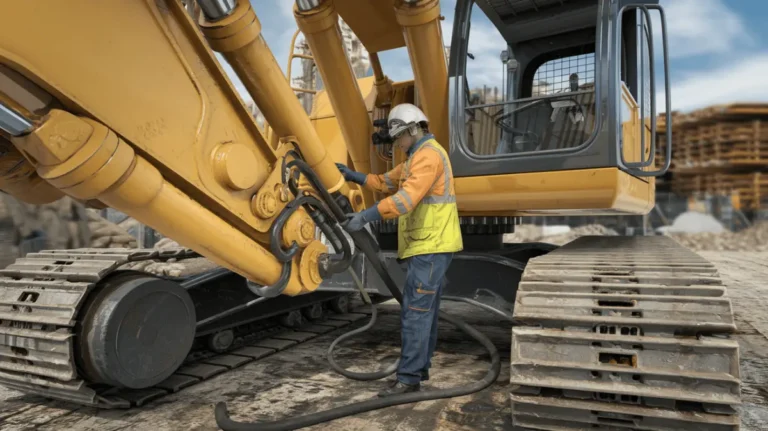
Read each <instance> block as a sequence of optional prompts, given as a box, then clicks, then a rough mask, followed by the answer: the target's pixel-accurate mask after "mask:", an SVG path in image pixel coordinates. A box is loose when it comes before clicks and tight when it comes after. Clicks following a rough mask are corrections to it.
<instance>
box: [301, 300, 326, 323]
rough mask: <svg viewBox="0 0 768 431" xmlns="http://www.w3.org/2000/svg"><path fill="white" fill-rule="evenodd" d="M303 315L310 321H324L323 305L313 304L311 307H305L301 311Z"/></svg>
mask: <svg viewBox="0 0 768 431" xmlns="http://www.w3.org/2000/svg"><path fill="white" fill-rule="evenodd" d="M301 314H302V315H304V317H305V318H306V319H307V320H309V321H312V320H318V319H322V318H323V304H320V303H317V304H312V305H310V306H309V307H304V308H302V309H301Z"/></svg>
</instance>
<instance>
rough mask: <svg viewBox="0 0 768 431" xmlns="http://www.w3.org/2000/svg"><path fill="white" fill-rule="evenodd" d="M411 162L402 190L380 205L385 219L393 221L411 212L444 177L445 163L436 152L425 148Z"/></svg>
mask: <svg viewBox="0 0 768 431" xmlns="http://www.w3.org/2000/svg"><path fill="white" fill-rule="evenodd" d="M412 157H413V159H412V160H411V167H410V172H409V173H408V177H407V178H405V182H404V183H403V186H402V187H401V188H400V190H399V191H398V192H397V193H395V194H394V195H392V196H389V197H387V198H385V199H382V200H381V201H379V203H378V210H379V213H380V214H381V217H382V218H384V219H392V218H396V217H399V216H401V215H404V214H407V213H409V212H411V211H412V210H413V209H414V208H415V207H416V205H418V204H419V202H421V200H422V199H423V198H424V196H425V195H426V194H427V193H428V192H429V190H430V189H431V188H432V186H433V185H434V184H435V182H436V180H437V179H438V178H439V177H440V176H442V172H443V162H442V159H441V158H440V155H439V154H438V153H437V151H436V150H434V149H432V148H430V147H425V148H423V149H420V150H419V151H417V152H416V153H415V154H414V155H413V156H412Z"/></svg>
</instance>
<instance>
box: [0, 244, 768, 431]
mask: <svg viewBox="0 0 768 431" xmlns="http://www.w3.org/2000/svg"><path fill="white" fill-rule="evenodd" d="M702 255H703V256H704V257H706V258H707V259H710V260H711V261H712V262H713V263H715V264H716V265H718V267H719V268H720V271H721V273H722V276H723V279H724V281H725V283H726V284H727V285H728V289H729V295H730V297H731V298H732V301H733V307H734V312H735V314H736V318H737V322H738V329H739V330H738V333H737V334H736V336H735V338H736V339H737V340H738V341H739V343H740V344H741V378H742V380H743V389H742V391H743V400H744V404H743V406H742V407H741V411H742V423H743V426H742V430H744V431H758V430H765V429H768V391H766V389H765V388H766V384H767V383H768V315H766V314H765V310H766V308H768V285H766V284H765V281H764V280H765V279H766V276H768V253H739V252H703V253H702ZM445 307H446V308H447V310H448V311H450V312H452V313H456V314H458V315H460V316H462V317H463V318H465V319H466V320H467V321H468V322H469V323H471V324H473V325H476V327H477V328H478V329H479V330H481V331H482V332H484V333H485V334H487V335H488V336H490V337H491V339H492V340H493V342H494V343H495V345H496V346H497V348H498V349H499V351H500V353H501V356H502V358H501V359H502V364H503V365H502V372H501V376H500V377H499V379H498V381H497V382H496V383H495V384H494V385H493V386H491V387H490V388H488V389H486V390H485V391H482V392H480V393H478V394H474V395H470V396H465V397H459V398H453V399H447V400H435V401H428V402H421V403H417V404H411V405H404V406H398V407H391V408H387V409H382V410H378V411H374V412H369V413H364V414H360V415H356V416H353V417H348V418H343V419H339V420H336V421H333V422H329V423H326V424H322V425H318V426H315V427H312V428H309V429H312V430H316V431H317V430H322V431H345V430H350V431H351V430H361V431H377V430H397V431H409V430H445V431H459V430H461V431H464V430H479V431H485V430H508V429H510V428H511V422H510V411H509V402H508V396H507V392H508V383H507V382H508V380H509V367H508V365H504V364H508V363H509V350H510V324H509V323H507V322H506V321H501V320H499V319H497V318H495V317H494V316H492V315H489V314H487V313H483V312H478V311H477V310H476V309H475V308H472V307H469V306H466V305H462V304H455V303H448V302H446V303H445ZM382 308H383V309H384V314H383V315H382V316H381V324H380V325H378V326H377V328H376V329H375V330H373V331H370V332H368V333H366V334H365V335H362V336H359V337H357V338H356V339H354V340H352V341H349V342H346V343H344V345H343V348H341V349H340V350H339V353H338V354H337V358H338V359H339V361H340V363H341V364H342V365H344V366H352V367H353V369H355V370H360V369H363V368H364V369H368V370H371V369H377V368H379V367H381V366H382V364H385V363H389V362H390V361H392V360H393V359H395V358H396V355H397V352H398V348H399V344H400V341H399V333H398V328H399V323H398V316H397V304H394V303H391V302H390V303H386V304H384V305H383V306H382ZM345 330H348V329H344V330H340V331H336V332H332V333H329V334H326V335H324V336H320V337H317V338H315V339H314V340H312V341H309V342H307V343H304V344H302V345H299V346H296V347H293V348H289V349H287V350H285V351H283V352H280V353H277V354H275V355H272V356H269V357H267V358H264V359H262V360H260V361H256V362H254V363H251V364H248V365H246V366H244V367H242V368H239V369H237V370H234V371H232V372H230V373H228V374H225V375H222V376H218V377H216V378H214V379H212V380H210V381H208V382H205V383H202V384H199V385H196V386H193V387H191V388H188V389H185V390H183V391H181V392H179V393H177V394H174V395H170V396H167V397H165V398H162V399H160V400H157V401H155V402H152V403H150V404H149V405H147V406H145V407H142V408H139V409H135V410H131V411H98V410H95V409H90V408H79V407H77V406H72V405H69V404H67V403H63V402H52V401H46V400H43V399H41V398H38V397H33V396H27V395H22V394H19V393H16V392H11V391H7V390H4V389H2V388H0V430H2V431H4V430H22V429H41V430H62V429H68V430H104V431H117V430H124V429H132V430H133V429H135V430H151V429H154V430H177V429H184V430H190V431H191V430H215V429H217V428H216V423H215V421H214V419H213V405H214V404H215V403H216V402H218V401H226V402H227V403H228V404H229V406H230V412H231V413H232V414H233V417H234V418H235V419H238V420H261V421H266V420H276V419H280V418H285V417H289V416H295V415H300V414H305V413H310V412H314V411H321V410H325V409H328V408H331V407H335V406H340V405H344V404H347V403H349V402H352V401H359V400H364V399H368V398H370V397H373V396H375V393H376V392H377V391H378V390H380V389H381V388H382V387H384V386H385V384H386V383H385V382H383V381H379V382H356V381H352V380H347V379H345V378H343V377H341V376H338V375H337V374H335V373H334V372H333V371H332V370H330V369H329V367H328V365H327V363H326V360H325V350H326V349H327V347H328V345H329V344H330V343H331V341H332V340H333V338H335V337H336V336H338V335H339V334H340V333H341V332H343V331H345ZM437 350H438V351H437V352H436V354H435V358H434V361H433V363H434V368H433V373H432V380H431V381H429V382H427V383H428V384H427V386H428V387H451V386H456V385H460V384H463V383H467V382H470V381H473V380H475V379H478V378H480V377H482V375H483V374H484V370H485V367H486V366H487V364H488V363H487V360H488V358H487V355H486V354H485V352H484V351H483V349H482V348H481V347H480V346H478V345H477V344H476V343H474V342H473V341H471V340H470V339H468V338H467V337H466V336H465V335H463V334H461V333H460V332H458V331H456V330H455V329H453V328H452V327H450V326H447V325H443V326H441V331H440V341H439V343H438V346H437ZM358 366H359V367H361V368H357V367H358Z"/></svg>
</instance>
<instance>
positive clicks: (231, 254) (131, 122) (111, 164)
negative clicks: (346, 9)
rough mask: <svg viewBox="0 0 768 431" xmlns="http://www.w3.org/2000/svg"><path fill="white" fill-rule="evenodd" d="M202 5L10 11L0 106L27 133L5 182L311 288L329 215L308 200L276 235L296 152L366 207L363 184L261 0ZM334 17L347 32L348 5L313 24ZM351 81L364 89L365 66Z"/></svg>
mask: <svg viewBox="0 0 768 431" xmlns="http://www.w3.org/2000/svg"><path fill="white" fill-rule="evenodd" d="M217 4H221V5H223V8H221V7H220V8H218V9H217V8H215V7H214V6H215V5H217ZM200 5H201V6H202V10H201V8H197V7H188V6H187V5H185V4H183V3H182V2H180V1H161V2H156V1H146V2H145V1H136V2H100V3H98V4H95V3H92V2H65V3H47V2H46V3H45V5H43V4H42V3H40V2H35V1H32V2H21V3H14V5H13V6H12V7H4V8H3V9H4V16H5V17H6V19H7V21H8V25H4V26H3V28H2V30H0V33H2V34H0V39H2V40H3V42H2V43H0V77H2V80H0V101H1V102H2V112H1V113H0V116H2V123H1V124H3V135H4V139H3V140H4V141H9V142H10V143H11V144H12V145H8V143H7V142H6V145H5V147H6V148H7V151H6V153H5V155H4V156H3V158H1V159H0V161H3V162H4V163H6V164H12V163H15V165H14V166H13V169H8V170H6V171H5V172H4V176H3V190H4V191H5V192H7V193H10V194H13V195H14V196H17V197H19V198H21V199H27V200H34V201H41V200H42V201H50V200H54V199H56V198H58V197H59V196H61V194H62V193H63V194H67V195H69V196H72V197H74V198H76V199H78V200H80V201H83V202H90V203H95V204H101V205H104V206H109V207H111V208H114V209H117V210H120V211H122V212H124V213H126V214H128V215H130V216H132V217H134V218H136V219H137V220H139V221H140V222H142V223H145V224H147V225H148V226H151V227H153V228H155V229H156V230H158V231H159V232H161V233H162V234H164V235H166V236H168V237H170V238H173V239H175V240H177V241H178V242H179V243H180V244H182V245H183V246H185V247H189V248H191V249H193V250H195V251H197V252H199V253H200V254H201V255H203V256H205V257H207V258H209V259H211V260H212V261H214V262H216V263H217V264H220V265H221V266H224V267H226V268H229V269H231V270H232V271H235V272H237V273H238V274H240V275H242V276H244V277H246V278H247V279H249V280H251V281H253V282H254V283H257V284H260V285H275V284H278V283H279V284H282V285H283V286H282V289H281V292H282V293H284V294H287V295H297V294H301V293H307V292H311V291H313V290H315V289H316V287H317V286H318V284H319V283H320V281H321V280H322V277H321V274H320V266H321V264H320V263H321V262H323V261H325V259H323V258H322V256H323V255H326V254H327V253H328V249H327V247H326V246H325V245H323V244H322V243H321V242H319V241H318V240H317V239H316V238H315V232H316V225H315V222H314V221H313V220H312V218H310V216H309V215H308V214H307V212H306V211H305V210H304V209H302V208H298V209H294V211H292V212H291V214H290V217H288V218H287V220H283V221H282V223H281V225H280V227H281V228H282V229H281V231H280V232H274V230H275V226H276V224H275V221H276V219H277V218H278V216H279V215H280V214H281V213H283V210H284V209H285V207H286V205H287V204H288V203H289V202H291V201H293V200H294V199H295V198H296V196H295V195H294V194H293V192H292V191H291V190H290V189H289V187H288V185H287V184H285V183H284V182H283V181H284V179H285V178H284V175H283V174H284V173H285V172H284V171H283V169H284V168H285V164H286V161H289V160H291V159H292V157H291V156H287V155H286V153H287V152H289V151H291V150H293V151H294V153H293V154H300V155H301V158H302V159H303V161H304V162H306V164H307V165H308V166H309V167H310V168H311V169H312V171H313V172H315V173H316V174H317V176H318V178H319V180H320V181H321V183H322V187H324V188H325V189H326V190H328V192H330V193H332V194H333V195H334V196H336V197H338V198H339V199H341V201H343V202H345V203H346V205H347V208H346V209H347V210H348V211H352V210H359V209H362V205H363V199H362V193H361V191H360V190H359V189H357V188H355V189H353V188H350V186H348V185H347V184H346V183H345V182H344V179H343V177H342V176H341V175H340V173H339V172H338V170H337V169H336V167H335V165H334V162H346V160H332V159H331V158H330V157H329V155H328V152H327V151H326V148H325V146H324V144H323V142H321V140H320V138H319V136H318V133H317V132H316V130H315V129H314V128H313V126H312V124H311V122H310V119H309V117H308V116H307V115H306V114H305V112H304V110H303V109H302V106H301V105H300V103H299V101H298V100H297V98H296V97H295V95H294V93H293V91H292V90H291V87H290V85H289V83H288V80H287V79H286V77H285V76H284V75H283V73H282V71H281V69H280V67H279V65H278V64H277V61H275V58H274V56H273V54H272V52H271V51H270V50H269V48H268V47H267V45H266V43H265V42H264V39H263V37H262V36H261V33H260V31H261V27H260V23H259V20H258V18H257V17H256V15H255V13H254V11H253V9H252V8H251V5H250V3H249V2H247V1H240V2H212V1H202V2H200ZM189 9H191V10H192V13H189ZM313 18H314V20H313ZM322 19H325V21H324V22H325V23H327V22H330V23H331V24H333V26H334V27H333V29H335V23H336V21H335V20H334V17H320V20H318V19H316V18H315V17H314V16H312V17H309V18H307V19H306V20H304V21H301V22H302V23H304V26H305V27H306V28H307V30H308V31H315V32H323V31H324V30H327V29H330V28H331V27H330V26H328V25H326V27H327V28H326V29H323V28H317V29H315V28H313V27H312V26H313V25H314V26H315V27H318V26H322V25H324V22H323V21H322ZM305 21H306V22H305ZM21 34H24V35H25V36H24V37H18V35H21ZM323 37H325V40H323V41H322V42H321V43H325V44H327V45H328V46H333V44H334V43H335V44H336V46H335V51H332V52H335V53H336V54H339V55H340V57H338V58H337V60H338V59H339V58H341V59H343V60H344V61H346V59H345V58H344V57H343V56H344V52H343V50H342V45H341V40H340V38H339V35H338V33H337V32H335V31H324V32H323ZM214 52H219V53H221V54H222V55H223V56H224V57H225V58H226V59H227V61H228V62H229V63H230V64H231V65H232V67H233V69H234V70H235V72H236V73H237V75H238V76H239V77H240V79H241V80H242V81H243V83H244V84H245V86H246V88H247V89H248V92H249V93H250V94H251V96H252V97H253V99H254V100H255V102H256V104H257V105H258V106H259V108H260V109H261V111H262V112H263V113H264V115H265V117H266V120H267V122H268V124H269V127H270V128H271V129H272V130H273V131H274V132H275V133H276V135H277V136H278V137H279V142H278V145H277V146H276V147H272V146H270V145H269V143H268V142H267V140H266V139H265V137H264V134H263V133H262V131H261V130H260V129H259V127H258V126H257V125H256V123H255V121H254V119H253V117H252V116H251V115H250V113H249V112H248V111H247V110H246V107H245V106H244V104H243V102H242V101H241V100H240V98H239V97H238V95H237V93H236V90H235V88H234V86H233V84H232V82H231V81H230V80H229V79H228V77H227V76H226V74H225V73H224V70H223V69H222V66H221V65H220V64H219V62H218V61H217V59H216V56H215V55H214ZM329 64H330V63H329ZM341 69H344V68H341ZM342 78H343V79H345V80H346V82H343V84H346V85H356V83H355V81H354V78H353V76H352V75H351V73H350V74H347V75H344V76H342ZM355 96H356V99H355ZM352 97H353V99H354V100H353V102H358V101H359V104H358V105H357V106H356V108H357V110H356V111H355V112H356V113H357V115H358V118H357V119H355V120H360V118H362V117H361V116H365V117H364V118H362V120H363V121H362V123H363V124H365V123H366V122H367V123H368V124H369V125H370V120H368V118H367V112H366V111H365V107H364V105H363V104H362V97H361V96H360V94H359V92H356V93H354V94H353V95H352ZM342 102H345V101H342ZM340 103H341V102H340ZM345 118H347V117H345ZM357 122H358V123H359V121H357ZM352 129H354V127H345V128H344V130H352ZM357 129H359V130H362V131H363V134H360V133H356V134H355V136H353V137H352V138H354V140H350V141H348V142H356V145H357V146H356V147H353V148H351V150H352V151H350V152H351V153H352V155H353V160H354V161H355V165H356V167H357V168H358V169H361V170H364V171H368V170H369V169H370V168H369V167H368V166H367V165H366V164H367V163H368V157H367V153H365V154H363V151H362V149H363V148H364V149H365V150H366V151H367V149H368V140H369V139H370V134H367V135H366V134H365V133H366V132H367V130H366V129H365V128H364V127H363V128H359V127H358V128H357ZM22 155H23V158H22V157H21V156H22ZM6 161H7V162H6ZM19 172H23V173H24V176H23V178H22V179H21V180H20V179H19ZM22 180H23V181H22ZM51 186H52V187H51ZM304 186H306V184H305V185H304ZM57 191H60V193H59V192H57ZM299 193H303V192H301V191H299ZM307 193H310V192H307ZM312 193H315V194H316V192H312ZM273 239H278V240H279V241H280V242H281V244H280V247H284V248H287V247H289V246H291V245H293V244H296V245H298V247H299V249H300V250H299V252H295V253H293V257H292V258H291V259H290V260H289V261H288V262H282V261H280V260H278V259H277V258H276V256H275V255H274V253H272V252H271V251H270V244H271V243H272V240H273ZM286 265H288V266H289V268H287V271H286V268H285V266H286ZM286 273H287V274H290V275H289V276H288V278H287V279H281V277H285V275H286Z"/></svg>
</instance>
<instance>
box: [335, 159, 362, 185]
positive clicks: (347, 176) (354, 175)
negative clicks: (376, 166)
mask: <svg viewBox="0 0 768 431" xmlns="http://www.w3.org/2000/svg"><path fill="white" fill-rule="evenodd" d="M336 167H337V168H339V172H341V175H343V176H344V181H352V182H353V183H357V184H360V185H361V186H362V185H364V184H365V178H366V175H365V174H363V173H361V172H355V171H353V170H352V169H349V168H348V167H347V166H346V165H344V164H342V163H336Z"/></svg>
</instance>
